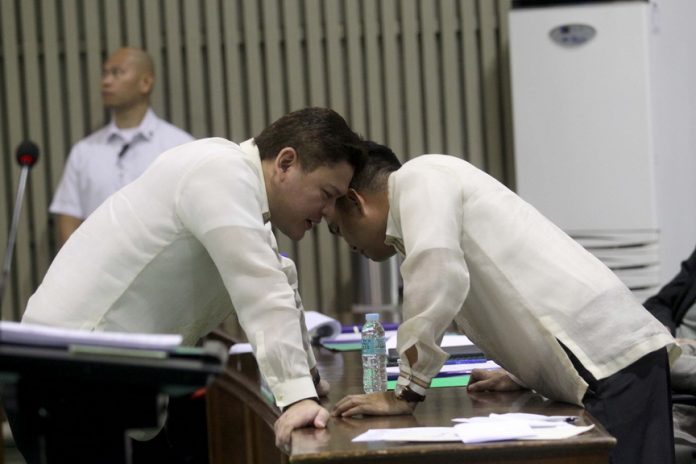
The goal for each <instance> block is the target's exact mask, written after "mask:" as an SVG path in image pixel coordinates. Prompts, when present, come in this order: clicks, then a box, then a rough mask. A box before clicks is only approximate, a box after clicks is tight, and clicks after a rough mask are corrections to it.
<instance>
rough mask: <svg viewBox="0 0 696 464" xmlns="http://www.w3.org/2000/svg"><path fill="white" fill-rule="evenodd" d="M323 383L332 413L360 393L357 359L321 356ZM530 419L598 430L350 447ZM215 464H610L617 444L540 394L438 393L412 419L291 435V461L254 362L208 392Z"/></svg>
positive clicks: (239, 365) (357, 421) (350, 422)
mask: <svg viewBox="0 0 696 464" xmlns="http://www.w3.org/2000/svg"><path fill="white" fill-rule="evenodd" d="M317 360H318V365H319V371H320V372H321V375H322V378H324V379H326V380H328V381H329V382H330V383H331V393H330V395H329V397H328V398H327V399H324V401H323V404H324V405H325V406H326V407H327V408H330V407H331V405H333V404H334V403H336V401H338V400H339V399H341V398H343V397H344V396H345V395H347V394H356V393H360V392H361V379H362V377H361V376H362V372H361V366H360V356H359V353H357V352H349V353H333V352H330V351H328V350H325V349H320V350H318V351H317ZM505 412H529V413H539V414H549V415H552V414H553V415H556V414H558V415H577V416H580V418H581V420H580V422H579V425H587V424H591V423H593V424H595V428H594V429H593V430H591V431H589V432H586V433H584V434H581V435H579V436H577V437H574V438H570V439H566V440H558V441H555V440H548V441H508V442H498V443H488V444H478V445H465V444H462V443H388V442H370V443H352V442H351V440H352V439H353V438H354V437H356V436H357V435H359V434H360V433H363V432H365V431H367V430H368V429H370V428H387V427H390V428H398V427H417V426H451V425H452V424H453V423H452V422H451V419H452V418H455V417H470V416H486V415H488V414H490V413H505ZM208 413H209V414H208V415H209V419H208V420H209V422H208V424H209V433H210V451H211V462H212V463H215V464H218V463H278V462H293V463H319V462H321V463H325V462H331V463H357V462H385V463H389V462H391V463H427V464H438V463H453V462H461V463H484V462H485V463H529V464H531V463H535V464H551V463H566V464H569V463H606V462H608V453H609V450H610V449H611V447H612V446H614V444H615V440H614V438H612V437H611V436H610V435H609V434H608V433H607V432H606V431H605V430H604V428H603V427H602V426H601V425H599V424H598V423H596V422H595V421H594V419H593V418H592V417H591V416H590V415H589V414H587V413H586V412H585V411H584V410H583V409H581V408H578V407H576V406H572V405H568V404H564V403H555V402H551V401H548V400H546V399H544V398H543V397H541V396H540V395H537V394H535V393H532V392H529V391H524V392H514V393H479V394H476V395H474V394H470V393H467V392H466V389H465V388H435V389H431V390H430V391H429V392H428V398H427V399H426V401H425V402H424V403H422V404H420V405H419V406H418V407H417V408H416V411H415V413H414V415H406V416H391V417H366V418H351V419H338V418H332V419H330V421H329V423H328V427H327V429H324V430H319V429H313V428H307V429H301V430H297V431H295V432H294V434H293V437H292V449H291V450H290V453H289V455H283V454H281V453H280V452H279V451H278V449H277V448H276V447H275V445H274V434H273V423H274V422H275V420H276V419H277V417H278V415H279V411H278V409H277V408H276V407H275V406H272V405H271V404H270V403H269V400H268V398H267V395H265V394H264V393H263V392H262V391H261V389H260V386H259V376H258V369H257V367H256V363H255V361H254V359H253V357H252V356H251V355H236V356H231V357H230V360H229V364H228V369H227V371H226V373H225V374H224V375H222V376H220V377H218V379H217V380H216V381H215V383H214V384H213V386H212V387H211V388H209V392H208Z"/></svg>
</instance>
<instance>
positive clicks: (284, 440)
mask: <svg viewBox="0 0 696 464" xmlns="http://www.w3.org/2000/svg"><path fill="white" fill-rule="evenodd" d="M327 385H328V384H327ZM328 420H329V411H327V410H326V409H324V408H323V407H322V406H321V405H320V404H319V403H317V402H316V401H314V400H311V399H307V400H302V401H298V402H297V403H295V404H293V405H291V406H290V407H289V408H288V409H286V410H285V412H283V414H282V415H281V416H280V417H279V418H278V420H277V421H276V422H275V425H274V426H273V428H274V429H275V436H276V446H277V447H278V448H280V449H283V450H286V451H287V450H288V448H289V446H290V442H291V439H292V431H293V430H295V429H299V428H301V427H308V426H310V427H316V428H319V429H323V428H325V427H326V422H327V421H328Z"/></svg>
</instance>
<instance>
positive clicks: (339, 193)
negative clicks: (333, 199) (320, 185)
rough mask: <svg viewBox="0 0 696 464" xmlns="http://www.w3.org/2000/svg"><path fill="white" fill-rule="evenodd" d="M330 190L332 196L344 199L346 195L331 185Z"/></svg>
mask: <svg viewBox="0 0 696 464" xmlns="http://www.w3.org/2000/svg"><path fill="white" fill-rule="evenodd" d="M328 189H329V190H331V194H332V195H334V196H337V197H342V196H343V195H345V194H344V193H341V189H339V188H338V187H336V186H335V185H333V184H329V185H328Z"/></svg>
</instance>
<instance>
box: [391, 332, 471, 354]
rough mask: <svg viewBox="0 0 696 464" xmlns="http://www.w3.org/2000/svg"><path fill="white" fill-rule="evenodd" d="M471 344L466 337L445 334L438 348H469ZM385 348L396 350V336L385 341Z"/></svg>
mask: <svg viewBox="0 0 696 464" xmlns="http://www.w3.org/2000/svg"><path fill="white" fill-rule="evenodd" d="M473 344H474V343H473V342H472V341H471V340H469V337H467V336H466V335H460V334H445V335H444V337H442V342H440V348H448V347H451V346H470V345H473ZM386 347H387V350H389V349H392V350H394V349H396V334H394V336H393V337H391V338H389V339H387V343H386Z"/></svg>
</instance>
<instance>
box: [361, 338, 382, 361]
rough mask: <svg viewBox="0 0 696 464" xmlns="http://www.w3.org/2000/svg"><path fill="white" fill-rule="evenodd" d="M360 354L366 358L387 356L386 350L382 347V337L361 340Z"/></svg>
mask: <svg viewBox="0 0 696 464" xmlns="http://www.w3.org/2000/svg"><path fill="white" fill-rule="evenodd" d="M362 354H363V355H367V356H370V355H383V354H387V349H386V347H385V345H384V337H376V338H363V339H362Z"/></svg>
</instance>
